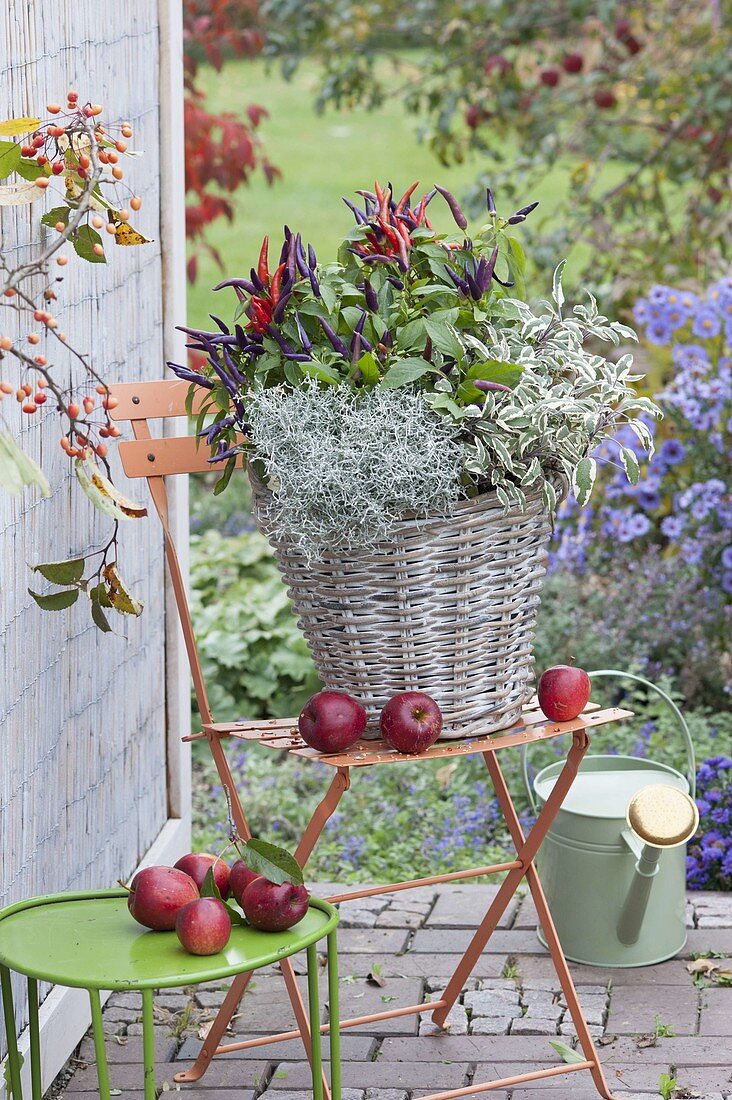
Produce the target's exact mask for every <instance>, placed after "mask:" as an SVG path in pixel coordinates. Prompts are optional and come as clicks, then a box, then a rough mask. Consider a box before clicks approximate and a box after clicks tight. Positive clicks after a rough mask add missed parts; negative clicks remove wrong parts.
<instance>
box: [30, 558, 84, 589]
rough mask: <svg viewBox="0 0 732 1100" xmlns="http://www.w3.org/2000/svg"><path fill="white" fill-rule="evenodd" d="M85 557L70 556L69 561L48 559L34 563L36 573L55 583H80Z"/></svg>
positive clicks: (33, 567)
mask: <svg viewBox="0 0 732 1100" xmlns="http://www.w3.org/2000/svg"><path fill="white" fill-rule="evenodd" d="M84 560H85V559H84V558H69V560H68V561H48V562H43V563H42V564H41V565H33V566H31V568H32V569H33V572H34V573H40V574H41V576H42V577H45V578H46V580H47V581H51V582H52V583H53V584H78V583H79V581H80V580H81V578H82V576H83V574H84Z"/></svg>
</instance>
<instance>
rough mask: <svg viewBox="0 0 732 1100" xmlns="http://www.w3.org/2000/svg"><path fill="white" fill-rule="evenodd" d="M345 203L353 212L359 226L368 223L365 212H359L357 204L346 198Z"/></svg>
mask: <svg viewBox="0 0 732 1100" xmlns="http://www.w3.org/2000/svg"><path fill="white" fill-rule="evenodd" d="M343 201H344V203H345V204H346V206H347V207H348V209H349V210H350V211H351V213H352V214H353V216H354V218H355V219H356V221H357V222H358V224H359V225H363V223H364V222H366V221H368V218H367V217H366V215H365V214H364V212H363V210H359V208H358V207H357V206H356V204H355V203H353V202H351V200H350V199H346V198H344V199H343Z"/></svg>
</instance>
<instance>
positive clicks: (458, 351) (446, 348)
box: [425, 317, 465, 360]
mask: <svg viewBox="0 0 732 1100" xmlns="http://www.w3.org/2000/svg"><path fill="white" fill-rule="evenodd" d="M425 328H426V330H427V335H428V336H429V338H430V340H431V341H432V346H433V347H435V348H437V350H438V351H441V352H442V354H443V355H450V356H452V358H453V359H458V360H459V359H462V357H463V355H464V354H465V351H464V348H463V345H462V344H461V343H460V341H459V339H458V337H457V334H456V332H455V330H454V329H453V328H452V327H451V326H450V325H447V324H445V323H444V322H442V321H440V320H435V319H434V317H427V318H426V319H425Z"/></svg>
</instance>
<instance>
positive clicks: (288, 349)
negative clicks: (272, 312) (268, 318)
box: [267, 325, 299, 359]
mask: <svg viewBox="0 0 732 1100" xmlns="http://www.w3.org/2000/svg"><path fill="white" fill-rule="evenodd" d="M267 333H268V334H269V335H270V336H271V337H272V339H273V340H274V341H275V343H276V344H278V345H279V347H280V349H281V350H282V351H283V352H284V353H285V355H286V356H287V358H288V359H289V358H290V356H291V355H298V354H299V353H298V352H297V351H295V349H294V348H293V346H292V344H290V343H288V341H287V340H285V338H284V336H283V335H282V333H281V332H280V331H279V330H278V329H276V328H275V326H274V325H267Z"/></svg>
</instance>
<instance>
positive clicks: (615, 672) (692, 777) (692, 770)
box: [521, 668, 696, 813]
mask: <svg viewBox="0 0 732 1100" xmlns="http://www.w3.org/2000/svg"><path fill="white" fill-rule="evenodd" d="M601 676H611V677H617V678H618V679H621V680H633V681H634V683H636V684H643V686H644V687H646V688H650V689H651V691H655V693H656V695H660V697H661V698H662V699H663V701H664V703H666V705H667V706H668V708H669V709H670V710H671V711H672V712H673V714H674V717H675V718H676V721H677V722H678V724H679V728H680V729H681V733H682V735H683V738H684V745H685V747H686V765H687V772H686V778H687V779H688V781H689V790H690V792H691V797H692V798H695V797H696V758H695V755H694V742H693V741H692V739H691V733H690V732H689V727H688V725H687V724H686V719H685V718H684V716H683V714H682V713H681V711H680V710H679V708H678V707H677V706H676V703H674V701H673V699H672V698H671V697H670V696H669V695H667V694H666V692H665V691H663V689H662V688H660V687H658V685H657V684H654V683H653V682H652V681H651V680H646V679H645V678H644V677H643V676H636V674H635V673H634V672H621V671H620V670H619V669H617V668H602V669H598V670H597V671H596V672H590V673H589V677H590V679H591V680H595V679H597V678H598V677H601ZM521 775H522V778H523V781H524V787H525V788H526V793H527V795H528V797H529V802H530V804H531V809H532V811H533V812H534V813H536V810H537V805H536V798H535V797H534V790H533V787H532V786H531V783H530V781H529V758H528V747H527V746H526V745H522V746H521Z"/></svg>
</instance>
